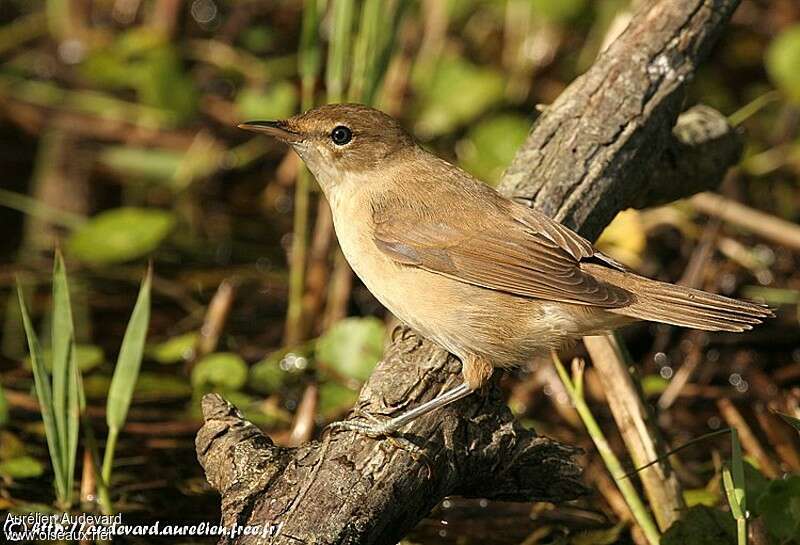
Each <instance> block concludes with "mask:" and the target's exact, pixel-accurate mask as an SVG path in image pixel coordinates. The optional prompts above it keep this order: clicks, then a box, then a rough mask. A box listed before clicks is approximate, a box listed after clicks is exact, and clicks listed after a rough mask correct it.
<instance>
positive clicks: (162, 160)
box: [98, 146, 184, 183]
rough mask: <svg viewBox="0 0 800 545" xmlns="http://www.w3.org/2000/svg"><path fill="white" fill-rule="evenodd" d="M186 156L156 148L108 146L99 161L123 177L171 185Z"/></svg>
mask: <svg viewBox="0 0 800 545" xmlns="http://www.w3.org/2000/svg"><path fill="white" fill-rule="evenodd" d="M183 157H184V154H183V153H178V152H176V151H172V150H165V149H156V148H136V147H130V146H107V147H106V148H105V149H104V150H103V151H102V152H101V153H100V155H99V157H98V159H99V160H100V162H101V163H103V164H104V165H105V166H107V167H108V168H110V169H112V170H115V171H116V172H117V173H119V174H121V175H123V176H138V177H140V178H144V179H146V180H152V181H158V182H162V183H164V182H166V183H169V182H171V181H172V180H173V178H174V177H175V173H176V172H177V171H178V167H179V166H180V164H181V161H182V160H183Z"/></svg>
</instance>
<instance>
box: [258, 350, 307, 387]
mask: <svg viewBox="0 0 800 545" xmlns="http://www.w3.org/2000/svg"><path fill="white" fill-rule="evenodd" d="M290 355H291V357H294V358H298V357H300V358H306V361H308V357H309V355H308V350H306V349H304V348H297V347H295V348H291V349H284V350H277V351H275V352H272V353H271V354H269V355H268V356H267V357H266V358H264V359H263V360H261V361H259V362H258V363H256V364H254V365H253V366H252V367H250V377H249V378H248V386H249V387H250V388H252V389H253V390H255V391H256V392H259V393H261V394H272V393H275V392H277V391H278V390H280V389H281V387H282V386H283V385H284V384H285V383H286V381H287V380H288V379H289V378H290V377H291V374H290V373H289V370H288V369H284V368H283V367H281V362H282V361H283V360H284V358H286V357H287V356H290Z"/></svg>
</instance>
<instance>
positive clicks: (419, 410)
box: [328, 357, 493, 438]
mask: <svg viewBox="0 0 800 545" xmlns="http://www.w3.org/2000/svg"><path fill="white" fill-rule="evenodd" d="M492 371H493V367H492V364H491V362H489V361H488V360H486V359H484V358H478V357H470V358H466V359H465V360H464V361H463V363H462V369H461V372H462V374H463V375H464V382H463V383H462V384H460V385H458V386H456V387H455V388H452V389H451V390H448V391H447V392H445V393H443V394H441V395H439V396H437V397H435V398H433V399H431V400H430V401H426V402H425V403H423V404H422V405H420V406H418V407H414V408H413V409H411V410H409V411H406V412H404V413H402V414H400V415H398V416H395V417H392V418H390V419H388V420H385V421H382V422H380V421H377V417H375V416H373V415H370V416H369V418H370V420H372V422H356V421H353V420H345V421H342V422H333V423H331V424H330V425H329V426H328V427H329V428H330V429H332V430H353V431H357V432H360V433H363V434H364V435H367V436H369V437H373V438H377V437H384V436H387V435H392V434H394V433H396V432H397V431H398V430H399V429H400V428H402V427H403V426H405V425H406V424H408V423H409V422H411V421H413V420H415V419H417V418H419V417H420V416H422V415H425V414H428V413H429V412H431V411H435V410H436V409H439V408H441V407H444V406H446V405H449V404H450V403H453V402H454V401H458V400H459V399H462V398H465V397H467V396H468V395H469V394H471V393H472V392H474V391H475V390H476V389H478V388H480V387H481V386H483V385H484V384H486V382H487V381H488V380H489V377H491V376H492Z"/></svg>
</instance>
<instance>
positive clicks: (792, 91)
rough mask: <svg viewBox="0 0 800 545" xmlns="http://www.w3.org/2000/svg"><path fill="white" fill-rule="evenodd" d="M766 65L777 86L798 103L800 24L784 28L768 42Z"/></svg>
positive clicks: (799, 97) (799, 90) (799, 87)
mask: <svg viewBox="0 0 800 545" xmlns="http://www.w3.org/2000/svg"><path fill="white" fill-rule="evenodd" d="M766 66H767V71H768V72H769V75H770V77H772V79H773V81H774V82H775V84H776V85H777V86H778V88H780V89H781V90H782V91H783V92H784V93H786V96H787V97H789V98H790V99H792V100H793V101H795V102H796V103H800V25H795V26H793V27H790V28H788V29H786V30H784V31H783V32H782V33H781V34H779V35H778V36H777V37H776V38H775V40H774V41H773V42H772V43H771V44H770V46H769V49H768V50H767V57H766Z"/></svg>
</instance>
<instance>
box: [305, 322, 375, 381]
mask: <svg viewBox="0 0 800 545" xmlns="http://www.w3.org/2000/svg"><path fill="white" fill-rule="evenodd" d="M385 335H386V328H385V327H384V325H383V322H381V321H380V320H378V319H377V318H374V317H368V318H346V319H344V320H340V321H338V322H336V323H335V324H334V325H333V326H332V327H331V328H330V329H329V330H328V331H326V332H325V334H323V335H322V336H321V337H320V338H319V339H318V340H317V359H318V360H319V361H321V362H323V363H325V364H327V365H329V366H331V367H332V368H333V369H335V370H336V372H338V373H339V374H341V375H344V376H346V377H349V378H354V379H357V380H361V381H364V380H366V379H367V378H368V377H369V375H370V373H372V370H373V369H374V368H375V364H377V363H378V361H379V360H380V358H381V355H382V354H383V340H384V336H385Z"/></svg>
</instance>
